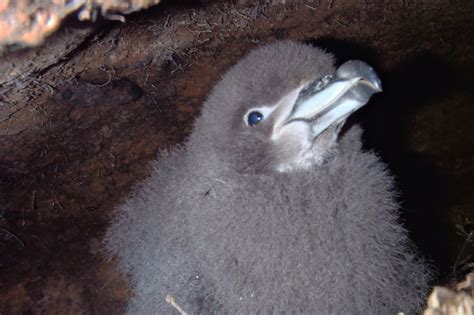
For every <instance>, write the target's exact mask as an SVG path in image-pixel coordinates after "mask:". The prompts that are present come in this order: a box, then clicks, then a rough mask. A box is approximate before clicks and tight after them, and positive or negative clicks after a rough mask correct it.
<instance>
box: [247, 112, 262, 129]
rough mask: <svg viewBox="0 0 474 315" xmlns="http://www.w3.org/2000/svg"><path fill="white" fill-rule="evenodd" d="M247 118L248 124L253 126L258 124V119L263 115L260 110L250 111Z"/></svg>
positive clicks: (260, 119)
mask: <svg viewBox="0 0 474 315" xmlns="http://www.w3.org/2000/svg"><path fill="white" fill-rule="evenodd" d="M247 120H248V123H249V126H255V125H256V124H258V123H259V122H260V121H262V120H263V115H262V113H260V112H251V113H250V114H249V115H248V118H247Z"/></svg>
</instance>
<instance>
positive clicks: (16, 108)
mask: <svg viewBox="0 0 474 315" xmlns="http://www.w3.org/2000/svg"><path fill="white" fill-rule="evenodd" d="M473 9H474V2H472V1H459V0H458V1H445V0H441V1H432V2H421V1H386V2H380V1H376V0H366V1H350V0H347V1H343V0H335V1H324V0H321V1H288V2H285V1H276V2H275V1H274V2H271V3H268V2H262V1H261V2H250V1H219V2H207V1H200V2H196V1H167V2H163V3H162V4H160V5H158V6H155V7H152V8H150V9H148V10H144V11H142V12H138V13H134V14H131V15H129V16H127V17H126V18H127V22H126V23H124V24H121V23H118V22H107V21H103V22H101V23H100V24H97V25H95V29H94V31H93V32H90V34H89V35H88V36H86V37H85V39H84V41H83V42H82V43H81V44H80V45H78V46H77V47H76V48H75V49H73V50H72V51H71V52H69V53H67V54H65V55H64V56H62V57H61V58H60V59H58V61H57V62H55V63H52V64H51V65H50V66H48V67H45V68H43V69H41V71H36V72H33V73H31V74H29V75H28V76H27V78H26V79H25V80H24V81H22V82H23V83H22V84H19V83H18V82H19V81H18V80H17V81H18V82H16V83H18V84H11V83H12V82H9V84H5V82H4V84H3V86H1V88H2V89H1V91H0V92H1V94H0V95H1V96H0V101H1V102H0V135H1V137H0V253H1V254H0V313H2V314H36V313H47V314H56V313H58V314H59V313H61V314H62V313H64V312H65V310H67V311H66V313H71V314H75V313H92V314H117V313H121V312H123V310H124V307H125V304H126V301H127V299H128V297H129V296H130V294H131V292H130V291H129V288H128V286H127V280H126V277H125V276H124V275H121V274H120V273H119V271H118V270H117V267H116V262H115V261H114V260H112V261H108V260H107V259H106V258H105V257H104V256H103V254H102V253H101V251H100V249H101V242H102V237H103V235H104V232H105V230H106V228H107V225H108V222H109V219H110V215H111V214H113V212H114V209H115V208H116V207H117V206H118V205H119V204H120V203H121V202H123V201H124V200H125V199H126V198H127V194H128V193H129V192H130V190H131V189H132V188H133V186H134V185H135V184H137V183H139V182H140V181H142V180H143V179H144V178H146V177H147V175H148V174H149V173H150V170H149V166H148V163H149V162H150V161H151V160H153V159H155V158H157V157H159V152H160V151H161V150H166V149H168V148H171V147H173V146H175V145H177V144H179V143H181V142H183V141H184V140H185V139H186V137H187V136H188V135H189V134H190V132H191V130H192V124H193V120H194V118H195V117H196V116H197V115H198V114H199V112H200V108H201V104H202V102H203V100H204V99H205V96H206V94H207V93H208V92H209V91H210V89H211V87H212V86H213V85H214V84H215V83H216V82H217V81H218V80H219V79H220V77H221V75H222V73H223V72H224V71H225V69H226V68H227V67H229V66H230V65H232V64H234V63H235V62H236V61H237V60H238V59H239V58H240V57H241V56H243V55H244V54H245V53H246V52H247V51H248V50H249V49H251V48H252V47H256V46H258V45H261V44H263V43H267V42H273V41H275V40H283V39H293V40H299V41H304V42H307V43H311V44H314V45H318V46H320V47H323V48H326V49H327V50H328V51H330V52H333V53H334V54H335V55H336V57H337V60H338V62H340V63H342V62H344V61H346V60H348V59H361V60H364V61H366V62H368V63H369V64H371V65H372V66H373V67H374V68H375V69H376V70H377V72H378V73H379V75H380V77H381V79H382V82H383V88H384V91H383V93H381V94H378V95H376V96H375V97H373V99H372V100H371V101H370V103H369V104H368V105H367V106H365V107H364V108H363V109H361V110H359V111H358V112H357V113H356V114H355V115H353V116H352V117H351V119H350V121H349V122H348V124H352V123H360V124H362V125H363V127H364V130H365V132H364V143H365V146H366V149H368V150H375V151H376V152H377V153H378V154H379V155H380V156H381V158H382V159H383V160H384V161H385V162H386V163H387V165H388V168H389V169H390V170H391V172H392V173H393V174H394V175H395V178H396V181H397V187H398V195H399V200H400V203H401V207H402V213H403V221H404V223H405V226H406V227H407V229H408V230H409V231H410V235H411V237H412V238H413V240H414V241H415V242H416V244H417V245H418V247H419V249H420V251H421V252H423V253H424V254H425V255H426V256H427V257H429V259H430V260H431V261H432V264H433V265H434V266H435V267H436V268H437V270H438V275H437V278H436V280H435V282H434V283H433V284H442V285H449V284H450V283H452V282H453V281H456V280H458V279H460V278H461V277H462V276H463V275H465V274H466V273H467V272H469V271H470V270H472V269H473V265H474V257H473V253H474V248H473V239H474V237H473V233H474V223H473V222H474V211H473V209H474V163H473V162H474V124H473V123H472V119H473V118H474V104H473V100H474V83H473V82H474V81H473V79H472V73H474V63H473V57H474V50H473V47H474V45H473V44H474V43H473V39H474V28H473V27H472V16H473V13H474V10H473ZM86 26H87V27H89V26H88V25H84V24H81V23H77V22H76V21H75V20H74V18H70V19H68V20H67V21H66V22H65V23H64V25H63V26H62V28H61V30H60V31H59V32H72V31H71V30H75V29H78V28H84V27H86ZM53 37H54V35H53ZM48 40H51V38H50V39H48ZM44 45H48V41H46V43H45V44H44ZM30 51H31V50H30ZM12 54H17V56H19V57H20V58H21V56H22V52H13V53H12ZM27 61H28V62H30V63H31V64H32V66H34V65H35V62H37V61H36V59H34V58H33V59H31V60H27ZM6 62H9V59H4V60H0V64H1V63H6ZM13 83H15V82H13Z"/></svg>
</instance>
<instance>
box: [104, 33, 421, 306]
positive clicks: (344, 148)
mask: <svg viewBox="0 0 474 315" xmlns="http://www.w3.org/2000/svg"><path fill="white" fill-rule="evenodd" d="M332 72H334V67H333V58H332V57H331V56H330V55H328V54H325V53H324V52H322V51H321V50H319V49H316V48H313V47H310V46H307V45H302V44H298V43H293V42H282V43H276V44H272V45H269V46H265V47H263V48H259V49H257V50H255V51H253V52H251V53H250V54H249V55H248V56H247V57H245V58H244V59H243V60H242V61H241V62H240V63H239V64H237V65H236V66H234V67H233V68H231V69H230V70H229V72H227V74H226V75H225V76H224V78H223V80H222V81H221V82H220V83H219V84H217V86H216V87H215V88H214V90H213V91H212V93H211V95H210V96H209V98H208V100H207V101H206V102H205V104H204V108H203V111H202V115H201V117H199V118H198V119H197V121H196V124H195V129H194V132H193V134H192V136H191V137H190V139H189V141H188V142H187V143H186V145H185V146H183V147H181V148H177V149H176V150H174V151H173V152H171V153H168V154H166V155H164V156H163V157H161V159H160V160H159V161H157V162H155V163H154V165H153V166H154V167H153V169H154V170H155V171H154V172H153V174H152V175H151V176H150V177H149V178H148V179H147V180H146V181H145V182H143V183H142V184H141V185H140V186H139V187H137V188H136V189H135V191H134V193H133V195H132V197H131V199H130V200H129V201H128V202H126V203H125V204H124V205H122V206H121V207H120V209H119V210H118V213H117V215H116V216H115V217H114V219H113V221H112V224H111V227H110V229H109V230H108V232H107V235H106V238H105V240H106V245H107V249H108V250H109V251H111V252H112V253H115V254H118V256H119V258H120V265H121V267H122V271H123V272H125V273H126V274H128V275H129V276H130V282H131V286H132V288H133V290H134V296H133V298H132V300H131V301H130V304H129V308H128V313H130V314H164V313H175V312H176V311H175V309H174V308H173V307H172V306H170V305H169V304H167V303H166V302H165V297H166V296H167V295H171V296H173V297H174V298H175V300H176V301H177V302H178V304H179V305H180V306H181V307H182V308H183V309H184V310H185V311H186V312H187V313H188V314H197V313H229V314H249V313H252V314H253V313H283V312H284V313H312V314H396V312H398V311H403V312H405V313H415V312H417V311H420V310H421V306H422V304H423V300H424V296H425V293H426V290H427V281H428V279H429V270H428V268H426V267H425V265H424V264H423V262H422V261H420V260H419V259H418V258H417V256H416V254H415V253H414V251H413V249H412V245H411V244H410V242H409V240H408V238H407V233H406V231H405V229H404V228H403V227H402V226H401V225H400V223H399V213H398V205H397V203H396V201H395V198H394V195H395V194H394V191H393V184H392V178H391V176H390V175H389V174H388V172H387V170H386V168H385V166H384V165H383V164H382V163H381V162H380V160H379V159H378V158H377V156H376V155H375V154H373V153H371V152H363V150H362V147H361V140H360V137H361V130H360V128H359V127H357V126H355V127H352V128H351V129H350V130H349V131H348V132H346V133H345V134H344V135H342V136H341V137H340V139H339V140H338V141H333V140H331V139H332V138H333V135H332V134H331V133H333V134H334V132H335V131H334V130H332V129H328V131H327V132H325V133H323V134H322V135H321V136H320V139H317V140H316V144H319V146H318V147H317V148H315V150H316V151H317V150H319V151H321V150H322V151H321V152H323V154H322V155H321V156H324V159H323V160H324V163H322V162H321V163H316V164H315V165H313V166H312V167H308V168H302V169H298V168H296V169H293V170H292V171H288V172H279V171H276V170H275V165H278V164H279V163H280V162H279V161H280V160H279V159H280V155H281V154H283V155H284V154H290V153H291V149H292V148H291V146H290V147H289V148H281V147H280V148H275V147H274V146H273V147H272V144H271V142H270V141H269V140H268V137H265V135H266V131H265V130H264V129H262V130H260V131H261V132H260V131H259V130H258V129H255V128H254V129H252V128H249V127H248V126H244V124H242V117H243V116H244V115H245V112H246V110H248V108H249V106H255V105H261V104H272V103H274V102H277V101H278V100H279V99H281V97H283V96H284V95H285V94H287V93H289V92H290V91H291V90H292V89H294V88H295V87H297V86H298V85H299V84H301V82H304V81H308V80H314V79H315V78H318V77H322V76H324V75H327V74H330V73H332ZM245 127H246V128H245ZM259 132H260V133H259ZM285 150H289V151H288V152H286V151H285ZM319 151H318V152H317V153H321V152H319Z"/></svg>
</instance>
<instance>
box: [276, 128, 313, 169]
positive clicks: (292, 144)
mask: <svg viewBox="0 0 474 315" xmlns="http://www.w3.org/2000/svg"><path fill="white" fill-rule="evenodd" d="M310 135H311V128H310V126H309V125H308V124H307V123H305V122H293V123H291V124H289V125H287V126H285V127H284V128H282V129H281V130H280V131H279V132H278V133H277V134H276V136H274V137H273V138H272V141H273V147H274V151H275V153H276V154H275V157H276V162H277V168H278V169H286V168H287V166H289V165H295V164H300V163H299V161H300V160H301V159H302V158H303V156H304V155H305V154H306V152H308V151H309V150H310V149H311V145H312V139H311V136H310Z"/></svg>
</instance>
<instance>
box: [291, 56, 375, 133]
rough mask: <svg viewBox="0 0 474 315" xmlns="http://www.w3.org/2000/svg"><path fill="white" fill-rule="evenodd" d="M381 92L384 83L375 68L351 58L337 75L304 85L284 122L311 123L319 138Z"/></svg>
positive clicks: (338, 70)
mask: <svg viewBox="0 0 474 315" xmlns="http://www.w3.org/2000/svg"><path fill="white" fill-rule="evenodd" d="M381 91H382V84H381V82H380V79H379V77H378V76H377V74H376V73H375V71H374V69H372V67H370V66H369V65H368V64H366V63H365V62H362V61H359V60H351V61H348V62H346V63H344V64H343V65H342V66H340V67H339V68H338V69H337V71H336V73H335V74H334V75H332V76H326V77H324V78H322V79H319V80H317V81H314V82H312V83H310V84H309V85H307V86H306V87H305V88H303V89H302V90H301V91H300V92H299V94H298V96H297V98H296V101H295V103H294V106H293V109H292V111H291V113H290V116H289V117H288V118H287V119H286V120H285V121H286V123H290V122H292V121H295V120H303V121H308V122H310V123H311V126H312V131H313V136H314V137H316V136H317V135H319V134H320V133H322V132H323V131H324V130H326V129H327V128H328V127H329V126H331V125H333V124H338V123H341V122H343V121H345V119H346V118H347V117H348V116H349V115H350V114H352V113H353V112H355V111H356V110H357V109H359V108H360V107H362V106H364V105H365V104H366V103H367V102H368V101H369V99H370V97H371V96H372V95H373V94H374V93H378V92H381Z"/></svg>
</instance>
